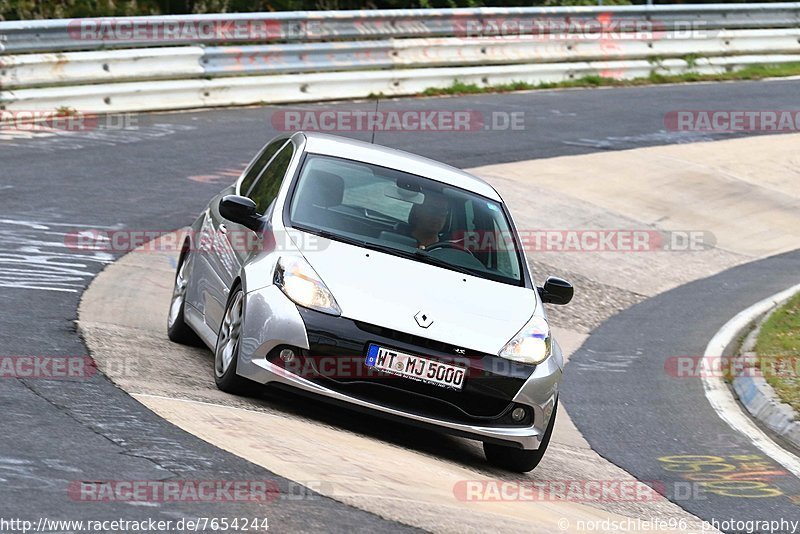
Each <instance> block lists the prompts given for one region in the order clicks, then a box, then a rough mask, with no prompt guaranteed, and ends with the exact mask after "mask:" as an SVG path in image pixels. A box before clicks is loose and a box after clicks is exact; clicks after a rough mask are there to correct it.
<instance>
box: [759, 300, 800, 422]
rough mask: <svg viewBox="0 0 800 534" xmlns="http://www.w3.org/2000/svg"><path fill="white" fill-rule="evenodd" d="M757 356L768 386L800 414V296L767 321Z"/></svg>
mask: <svg viewBox="0 0 800 534" xmlns="http://www.w3.org/2000/svg"><path fill="white" fill-rule="evenodd" d="M755 353H756V354H757V355H758V359H759V366H760V367H761V370H762V372H763V373H764V377H765V378H766V380H767V383H769V385H770V386H772V387H773V389H774V390H775V393H777V394H778V396H779V397H780V398H781V400H782V401H783V402H785V403H787V404H789V405H790V406H791V407H792V408H794V410H795V411H796V412H798V413H800V364H799V363H798V362H800V294H798V295H795V296H794V297H792V299H791V300H789V302H787V303H786V304H784V305H783V306H781V307H780V308H778V309H777V310H776V311H775V312H774V313H773V314H772V315H770V317H769V318H768V319H767V320H766V322H764V324H763V325H762V326H761V331H760V332H759V333H758V339H757V340H756V346H755Z"/></svg>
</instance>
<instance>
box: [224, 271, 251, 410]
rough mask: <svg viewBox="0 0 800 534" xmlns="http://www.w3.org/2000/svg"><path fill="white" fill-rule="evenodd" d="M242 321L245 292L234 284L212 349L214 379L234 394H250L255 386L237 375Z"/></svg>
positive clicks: (225, 389) (226, 391) (225, 390)
mask: <svg viewBox="0 0 800 534" xmlns="http://www.w3.org/2000/svg"><path fill="white" fill-rule="evenodd" d="M243 320H244V291H242V286H241V285H236V286H234V287H233V289H232V290H231V293H230V296H229V297H228V303H227V305H226V306H225V313H224V314H223V316H222V324H221V325H220V326H219V334H218V335H217V345H216V347H215V348H214V382H215V383H216V384H217V387H218V388H219V389H221V390H222V391H224V392H225V393H231V394H234V395H250V394H252V393H253V392H254V391H255V389H256V387H255V386H256V383H255V382H253V381H251V380H248V379H246V378H244V377H241V376H239V375H238V374H236V366H237V364H238V363H239V347H240V345H241V337H242V321H243Z"/></svg>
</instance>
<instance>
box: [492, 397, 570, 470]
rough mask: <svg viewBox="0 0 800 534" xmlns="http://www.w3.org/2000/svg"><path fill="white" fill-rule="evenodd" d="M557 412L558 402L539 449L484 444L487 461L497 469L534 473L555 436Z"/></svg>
mask: <svg viewBox="0 0 800 534" xmlns="http://www.w3.org/2000/svg"><path fill="white" fill-rule="evenodd" d="M557 411H558V401H556V404H555V406H554V407H553V415H552V416H550V423H549V424H548V425H547V430H545V431H544V436H542V441H541V443H540V444H539V448H538V449H535V450H524V449H517V448H515V447H506V446H504V445H495V444H494V443H484V444H483V453H484V454H485V455H486V460H487V461H488V462H489V463H490V464H492V465H494V466H496V467H500V468H502V469H507V470H509V471H514V472H515V473H527V472H528V471H532V470H533V469H534V468H535V467H536V466H537V465H539V462H541V461H542V458H544V453H545V451H547V446H548V445H549V444H550V436H551V435H552V434H553V427H554V426H556V412H557Z"/></svg>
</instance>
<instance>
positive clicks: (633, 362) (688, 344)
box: [562, 252, 800, 521]
mask: <svg viewBox="0 0 800 534" xmlns="http://www.w3.org/2000/svg"><path fill="white" fill-rule="evenodd" d="M798 278H800V252H791V253H788V254H782V255H780V256H774V257H772V258H768V259H766V260H761V261H756V262H753V263H748V264H746V265H742V266H740V267H735V268H733V269H730V270H728V271H724V272H722V273H720V274H718V275H716V276H712V277H710V278H705V279H702V280H698V281H696V282H692V283H689V284H686V285H683V286H680V287H678V288H676V289H673V290H671V291H667V292H665V293H662V294H660V295H658V296H656V297H653V298H651V299H648V300H645V301H644V302H641V303H639V304H637V305H635V306H633V307H631V308H629V309H627V310H625V311H623V312H621V313H619V314H617V315H615V316H614V317H612V318H611V319H609V320H608V321H606V322H605V323H603V324H602V325H601V326H600V327H599V328H597V329H596V330H594V332H593V333H592V335H591V336H590V337H589V339H588V340H587V341H586V342H585V343H584V344H583V346H582V347H581V348H580V349H579V350H578V351H577V352H576V353H575V354H573V355H572V358H571V359H570V363H569V366H570V368H571V371H572V372H568V373H565V379H564V382H563V390H562V393H563V395H564V398H565V399H567V401H566V402H567V407H568V408H569V410H570V415H572V418H573V420H574V422H575V424H576V425H577V426H578V428H580V429H581V431H582V432H583V434H584V437H586V439H587V440H588V441H589V443H591V444H592V448H594V449H595V450H596V451H598V452H599V453H600V455H601V456H603V457H605V458H606V459H608V460H610V461H611V462H613V463H615V464H617V465H619V466H620V467H622V468H624V469H625V470H626V471H628V472H630V473H633V474H635V475H636V477H637V478H639V479H640V480H657V481H663V482H665V483H666V484H667V486H669V487H674V485H675V484H676V483H677V484H678V485H679V486H683V487H684V490H685V492H686V493H685V494H684V495H681V497H682V498H681V499H674V498H673V500H674V501H675V502H677V503H678V504H680V505H681V507H683V508H684V509H685V510H687V511H689V512H692V513H694V514H696V515H698V516H699V517H702V518H704V519H710V518H711V517H713V518H715V519H717V520H718V521H721V520H727V519H735V520H738V521H746V520H751V521H752V520H756V519H760V520H770V519H780V518H784V519H787V520H789V519H795V520H796V519H797V517H798V516H800V513H799V512H800V510H798V506H800V503H799V502H798V500H797V497H798V496H800V480H798V479H797V478H796V477H794V476H793V475H792V474H791V473H789V472H787V471H786V470H785V469H783V468H782V467H781V466H780V465H779V464H777V463H776V462H773V461H771V460H770V459H769V458H766V457H765V456H764V454H763V453H762V452H761V451H760V450H758V449H757V448H755V447H754V446H753V444H752V443H751V442H750V441H749V440H747V439H746V438H745V437H744V436H742V435H741V434H740V433H738V432H735V431H734V430H732V429H731V428H730V427H729V426H728V425H727V424H726V423H725V422H724V421H722V420H721V419H719V417H718V416H717V414H716V412H714V410H713V408H712V407H711V406H710V405H709V404H708V402H707V401H706V399H705V393H704V392H703V384H702V381H701V380H699V379H698V378H696V377H679V376H676V374H675V373H674V372H671V371H675V370H676V369H677V366H676V365H675V364H674V363H672V362H674V360H673V358H674V357H676V356H702V354H703V353H704V351H705V348H706V345H707V344H708V341H709V338H710V335H711V334H713V333H714V332H716V331H717V330H719V329H720V328H721V327H722V325H724V324H725V323H726V322H727V321H728V320H729V319H730V318H731V317H732V316H733V315H735V313H736V312H737V311H738V310H743V309H745V308H747V307H749V306H751V305H752V304H754V303H756V302H758V301H760V300H762V299H765V298H767V297H769V296H770V295H773V294H775V293H777V292H779V291H782V290H783V289H786V288H787V287H791V286H792V285H794V284H796V283H797V281H798ZM720 356H721V355H720ZM598 423H599V424H598ZM634 444H635V446H634ZM756 473H760V475H759V474H756ZM693 477H696V478H693ZM723 477H728V478H727V480H726V479H725V478H723ZM737 477H739V478H740V479H741V478H744V479H745V480H748V482H746V483H738V484H737V483H736V482H735V481H736V478H737ZM714 480H717V481H719V482H718V483H716V484H715V485H712V486H703V485H696V486H694V485H691V483H692V482H695V481H714ZM753 480H757V481H758V482H757V483H753V482H752V481H753Z"/></svg>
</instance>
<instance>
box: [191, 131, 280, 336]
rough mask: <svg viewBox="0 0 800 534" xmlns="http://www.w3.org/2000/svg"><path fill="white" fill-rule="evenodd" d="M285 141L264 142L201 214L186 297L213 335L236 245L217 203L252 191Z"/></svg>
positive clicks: (217, 324) (229, 278)
mask: <svg viewBox="0 0 800 534" xmlns="http://www.w3.org/2000/svg"><path fill="white" fill-rule="evenodd" d="M286 141H287V138H286V137H282V138H278V139H275V140H272V141H270V142H269V143H267V145H265V146H264V148H263V149H262V150H261V151H260V152H259V153H258V155H256V157H255V158H253V160H252V161H251V162H250V164H249V165H248V167H247V169H245V171H244V172H243V173H242V175H241V176H240V178H239V179H238V180H237V181H236V182H235V183H234V184H232V185H231V186H229V187H227V188H225V189H224V190H222V191H221V192H220V193H219V194H218V195H216V196H215V197H214V198H213V199H211V202H209V204H208V208H207V209H206V212H205V214H204V217H203V222H202V225H201V228H200V236H199V239H198V244H199V246H198V250H199V254H197V255H196V257H195V258H194V268H193V278H194V280H196V281H197V283H196V284H194V287H192V288H190V290H189V292H190V293H192V294H190V295H187V300H189V301H190V302H191V303H192V305H193V306H195V307H196V308H198V311H200V313H201V314H202V316H203V320H204V321H205V323H206V325H208V326H209V327H210V328H211V329H212V330H213V331H214V332H216V331H217V330H218V329H219V324H220V322H221V320H222V314H223V312H224V309H225V303H226V302H227V299H228V291H229V290H230V286H231V283H232V282H233V279H232V278H231V277H230V275H229V274H228V273H230V271H231V270H232V269H233V268H234V266H233V265H232V264H231V261H232V259H231V256H232V250H231V249H232V246H231V241H234V244H235V239H234V240H232V239H230V238H228V237H227V236H226V235H225V233H226V232H229V231H230V228H229V227H230V226H231V225H232V223H230V221H226V220H224V219H223V218H222V216H221V215H220V214H219V202H220V201H221V200H222V197H224V196H225V195H233V194H240V195H244V194H245V193H246V192H247V191H248V190H249V189H250V188H252V186H253V184H254V183H255V182H256V180H257V179H258V177H259V176H260V175H261V173H262V172H263V170H264V168H265V167H266V166H267V165H268V164H269V162H270V160H272V158H273V157H274V156H275V154H276V153H277V152H278V150H280V148H281V147H282V146H283V145H285V144H286ZM234 237H235V236H234Z"/></svg>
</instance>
